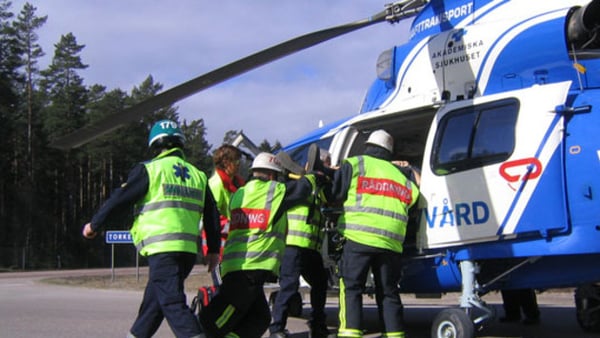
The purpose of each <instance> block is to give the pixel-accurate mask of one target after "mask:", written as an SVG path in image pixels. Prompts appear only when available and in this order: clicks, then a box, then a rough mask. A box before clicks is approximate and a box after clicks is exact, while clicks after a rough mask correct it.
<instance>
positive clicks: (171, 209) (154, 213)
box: [83, 120, 219, 338]
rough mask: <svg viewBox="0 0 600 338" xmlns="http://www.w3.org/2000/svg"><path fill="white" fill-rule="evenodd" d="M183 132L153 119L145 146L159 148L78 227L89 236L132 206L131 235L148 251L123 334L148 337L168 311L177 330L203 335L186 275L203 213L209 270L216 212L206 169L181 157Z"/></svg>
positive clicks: (215, 255) (215, 247) (214, 260)
mask: <svg viewBox="0 0 600 338" xmlns="http://www.w3.org/2000/svg"><path fill="white" fill-rule="evenodd" d="M184 144H185V137H184V135H183V133H182V132H181V130H180V129H179V126H178V125H177V123H176V122H174V121H170V120H161V121H158V122H157V123H156V124H154V126H153V127H152V129H151V131H150V136H149V139H148V146H149V147H150V148H151V150H152V151H153V152H154V153H157V154H158V155H157V156H156V157H155V158H153V159H152V160H150V161H147V162H143V163H139V164H138V165H136V166H135V167H134V168H133V169H132V170H131V172H130V173H129V176H128V178H127V182H126V183H125V184H123V185H122V186H121V187H120V188H118V189H117V190H115V191H114V192H113V193H112V194H111V196H110V198H109V199H108V200H107V201H106V202H105V203H104V204H103V205H102V206H101V208H100V209H99V210H98V212H97V213H96V214H95V215H94V216H93V217H92V220H91V221H90V223H87V224H86V225H85V226H84V228H83V236H84V237H85V238H88V239H91V238H94V237H96V235H97V233H98V231H99V230H100V229H101V228H102V227H104V226H105V225H106V224H109V223H115V222H118V221H119V219H118V217H119V216H120V215H122V212H123V211H126V210H135V215H134V222H133V226H132V227H131V230H130V231H131V236H132V238H133V243H134V244H135V246H136V247H137V249H138V251H139V253H140V255H142V256H145V257H147V259H148V267H149V272H148V283H147V285H146V289H145V292H144V298H143V300H142V304H141V305H140V308H139V312H138V316H137V318H136V320H135V322H134V323H133V326H132V327H131V329H130V332H129V334H128V337H138V338H145V337H151V336H152V335H154V333H155V332H156V331H157V330H158V328H159V327H160V325H161V323H162V320H163V318H166V320H167V322H168V323H169V326H170V327H171V330H173V333H174V334H175V336H176V337H182V338H183V337H185V338H190V337H201V336H200V334H201V331H200V326H199V325H198V321H197V319H196V317H195V316H194V314H193V313H192V311H191V310H190V309H189V307H188V306H187V303H186V296H185V293H184V281H185V279H186V278H187V277H188V275H189V273H190V272H191V270H192V268H193V267H194V264H195V262H196V256H197V254H198V242H199V241H198V237H199V232H200V230H199V224H200V220H201V219H202V221H203V224H204V228H205V229H206V232H207V238H208V247H209V250H208V255H207V257H206V258H207V263H208V270H209V271H212V270H213V269H214V268H215V267H216V266H217V264H218V261H219V214H218V211H217V207H216V205H215V201H214V199H213V196H212V193H211V191H210V188H209V187H208V184H207V181H208V179H207V177H206V175H205V174H204V173H203V172H202V171H200V170H199V169H197V168H196V167H194V166H193V165H192V164H190V163H189V162H187V161H186V160H185V156H184V152H183V147H184Z"/></svg>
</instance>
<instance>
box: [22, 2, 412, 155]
mask: <svg viewBox="0 0 600 338" xmlns="http://www.w3.org/2000/svg"><path fill="white" fill-rule="evenodd" d="M24 2H25V1H23V0H19V1H14V0H13V7H12V10H13V11H14V12H19V11H20V9H21V8H22V6H23V4H24ZM29 2H30V3H31V4H33V5H34V6H35V7H37V9H38V10H37V14H38V15H39V16H42V15H48V21H47V23H46V25H45V26H44V27H42V28H41V29H40V31H39V36H40V41H39V42H40V44H41V45H42V47H43V48H44V50H45V52H46V54H47V55H46V57H45V59H44V61H43V62H40V65H41V66H42V67H44V66H45V65H47V64H48V62H49V60H50V59H51V57H52V55H53V53H54V44H55V43H57V42H58V41H59V39H60V36H61V35H64V34H67V33H69V32H72V33H73V34H74V35H75V37H76V38H77V42H78V43H79V44H84V45H85V46H86V47H85V48H84V50H83V51H82V53H81V57H82V60H83V62H84V63H86V64H88V65H89V68H88V69H86V70H85V71H82V72H81V76H82V77H83V78H84V80H85V82H86V84H87V85H91V84H102V85H106V86H107V87H108V89H115V88H120V89H122V90H126V91H130V90H131V88H133V86H137V85H139V84H140V83H141V82H142V81H143V80H144V79H145V78H146V77H147V76H148V75H152V76H153V77H154V79H155V81H158V82H160V83H162V84H163V85H164V89H169V88H171V87H173V86H176V85H178V84H180V83H182V82H184V81H187V80H190V79H192V78H194V77H196V76H198V75H200V74H203V73H206V72H208V71H211V70H213V69H215V68H218V67H221V66H223V65H225V64H227V63H230V62H232V61H235V60H237V59H238V58H241V57H244V56H247V55H249V54H252V53H255V52H257V51H259V50H262V49H264V48H267V47H270V46H272V45H275V44H277V43H280V42H283V41H286V40H289V39H291V38H294V37H296V36H299V35H302V34H306V33H310V32H313V31H316V30H320V29H324V28H328V27H331V26H336V25H340V24H344V23H348V22H352V21H355V20H359V19H363V18H366V17H369V16H370V15H373V14H375V13H377V12H379V11H381V10H383V8H384V7H383V6H384V4H385V3H386V2H385V1H379V0H352V1H350V0H328V1H321V0H307V1H302V2H298V1H281V0H279V1H275V0H256V1H234V0H221V1H208V0H178V1H158V0H151V1H148V0H128V1H122V0H105V1H102V2H95V1H94V2H92V1H79V0H51V1H48V0H43V1H42V0H34V1H31V0H30V1H29ZM407 33H408V30H407V28H406V24H400V25H391V24H387V23H382V24H378V25H375V26H372V27H368V28H365V29H363V30H360V31H357V32H354V33H350V34H348V35H346V36H342V37H338V38H336V39H334V40H331V41H329V42H324V43H322V44H320V45H317V46H315V47H313V48H311V49H308V50H305V51H301V52H299V53H296V54H294V55H292V56H289V57H286V58H284V59H281V60H278V61H275V62H273V63H271V64H268V65H266V66H263V67H261V68H259V69H256V70H253V71H250V72H248V73H246V74H243V75H241V76H239V77H237V78H235V79H232V80H230V81H227V82H225V83H222V84H219V85H216V86H214V87H212V88H209V89H208V90H205V91H204V92H202V93H198V94H196V95H193V96H191V97H189V98H187V99H184V100H182V101H180V102H178V103H176V104H175V105H176V106H178V107H179V112H180V115H181V117H182V118H186V119H188V120H191V119H197V118H203V119H204V121H205V125H206V126H207V138H208V141H209V143H211V144H213V145H218V144H220V143H221V140H222V138H223V135H224V133H225V132H226V131H228V130H238V129H243V130H244V131H245V132H246V134H247V135H249V136H250V137H251V138H253V139H254V141H255V142H260V141H262V140H263V139H267V140H269V142H272V143H273V142H275V141H276V140H278V141H280V142H281V143H283V144H284V145H285V144H287V143H289V142H291V141H293V140H295V139H296V138H298V137H300V136H302V134H305V133H307V132H309V131H310V130H312V129H313V128H316V126H317V124H318V121H319V120H323V121H324V122H325V123H328V122H332V121H334V120H337V119H339V118H340V117H343V116H347V115H350V114H356V113H357V111H358V109H359V108H360V107H359V106H360V103H361V102H362V99H363V96H364V94H365V92H366V90H367V88H368V86H369V84H370V83H371V81H372V80H373V79H374V78H375V62H376V60H377V56H378V55H379V53H380V52H382V51H383V50H385V49H388V48H391V47H392V46H393V45H394V44H400V43H402V42H404V41H406V36H407Z"/></svg>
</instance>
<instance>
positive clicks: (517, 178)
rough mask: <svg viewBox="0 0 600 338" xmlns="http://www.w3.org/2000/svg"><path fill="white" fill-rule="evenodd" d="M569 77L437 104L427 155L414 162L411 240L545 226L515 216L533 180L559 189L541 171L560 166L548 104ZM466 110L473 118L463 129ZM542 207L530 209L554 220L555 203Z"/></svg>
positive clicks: (423, 244) (558, 120)
mask: <svg viewBox="0 0 600 338" xmlns="http://www.w3.org/2000/svg"><path fill="white" fill-rule="evenodd" d="M570 85H571V83H570V82H563V83H558V84H552V85H544V86H534V87H532V88H528V89H524V90H518V91H513V92H507V93H503V94H498V95H492V96H489V97H483V98H476V99H474V100H472V101H470V100H468V101H464V102H457V103H454V104H449V105H447V106H445V107H443V108H442V109H441V110H440V112H439V113H438V116H437V117H436V119H434V122H433V124H432V127H431V129H430V132H429V135H428V139H427V145H426V148H425V156H424V163H427V161H429V162H430V163H429V165H423V168H422V178H421V182H422V185H421V196H422V197H421V198H422V200H421V202H422V204H423V205H422V207H423V213H422V217H421V223H420V226H419V232H418V237H417V245H418V247H420V248H425V249H429V248H437V247H447V246H454V245H463V244H468V243H476V242H486V241H493V240H497V239H499V238H511V237H514V236H516V235H517V234H519V233H521V232H530V231H536V232H541V233H543V232H544V231H545V229H544V228H543V227H544V225H542V224H537V223H533V224H525V223H528V222H530V221H528V220H524V219H522V217H521V216H522V214H523V211H524V209H525V208H526V207H527V206H528V205H530V204H531V203H530V202H531V199H532V196H533V194H534V193H535V192H536V191H538V186H540V185H541V184H542V183H541V182H544V183H543V184H544V185H548V184H550V185H556V187H553V188H555V189H562V187H561V186H560V185H561V184H562V182H561V181H560V180H549V179H546V180H542V179H543V177H544V173H545V172H546V171H548V172H550V171H551V170H550V169H552V171H556V170H559V171H560V170H562V169H561V168H562V164H561V163H559V162H558V161H552V160H551V159H552V158H553V156H554V155H555V154H556V152H557V150H558V145H559V143H560V141H561V140H562V137H563V134H562V129H563V126H562V117H561V116H560V115H559V114H555V113H554V110H555V108H556V106H558V105H562V104H563V103H564V102H565V100H566V95H567V92H568V90H569V86H570ZM485 116H487V117H485ZM471 118H474V120H476V124H473V126H474V127H473V128H472V130H465V128H464V126H466V125H469V126H470V125H471V122H469V121H470V120H469V119H471ZM457 134H460V135H458V136H457ZM462 140H465V141H466V142H467V143H469V144H464V143H462ZM509 148H510V149H509ZM493 151H495V153H494V152H493ZM471 165H472V168H470V167H469V166H471ZM545 188H547V187H545ZM546 207H547V210H539V211H538V212H540V213H546V214H548V213H551V214H552V215H548V217H552V218H554V219H555V220H559V219H564V218H565V217H566V216H565V214H564V213H563V210H562V209H563V208H562V205H554V206H553V205H546ZM541 223H543V222H541Z"/></svg>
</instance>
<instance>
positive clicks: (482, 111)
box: [432, 99, 519, 175]
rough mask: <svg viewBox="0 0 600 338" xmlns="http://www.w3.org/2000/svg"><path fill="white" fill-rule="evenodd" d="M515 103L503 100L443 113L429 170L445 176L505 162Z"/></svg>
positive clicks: (511, 138)
mask: <svg viewBox="0 0 600 338" xmlns="http://www.w3.org/2000/svg"><path fill="white" fill-rule="evenodd" d="M518 109H519V105H518V102H517V100H514V99H510V100H503V101H499V102H494V103H488V104H484V105H481V106H474V107H468V108H465V109H460V110H456V111H453V112H450V113H448V114H446V116H444V117H443V118H442V120H441V121H440V124H439V128H438V132H437V135H436V141H435V145H434V147H435V148H434V149H435V150H434V152H433V154H432V156H433V160H432V166H433V167H432V169H433V171H434V172H435V173H436V174H438V175H446V174H450V173H454V172H458V171H463V170H468V169H472V168H477V167H481V166H484V165H489V164H493V163H498V162H502V161H505V160H506V159H507V158H508V157H509V156H510V154H511V153H512V151H513V149H514V147H515V125H516V121H517V112H518Z"/></svg>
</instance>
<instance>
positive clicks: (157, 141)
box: [148, 120, 185, 148]
mask: <svg viewBox="0 0 600 338" xmlns="http://www.w3.org/2000/svg"><path fill="white" fill-rule="evenodd" d="M184 144H185V136H183V132H181V129H179V125H178V124H177V122H175V121H172V120H160V121H158V122H156V123H155V124H154V126H152V129H151V130H150V136H148V147H153V146H161V147H165V146H166V147H168V148H172V147H183V145H184Z"/></svg>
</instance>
